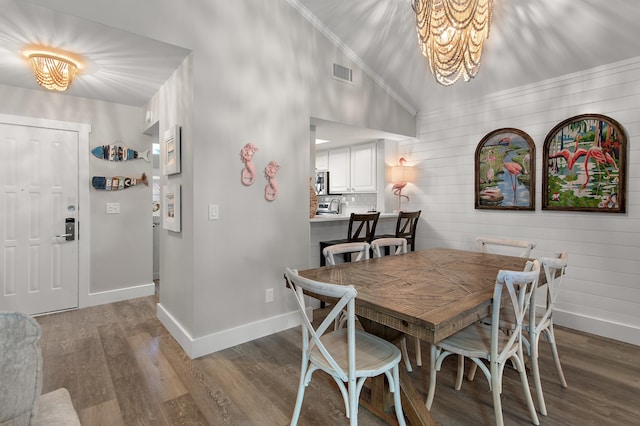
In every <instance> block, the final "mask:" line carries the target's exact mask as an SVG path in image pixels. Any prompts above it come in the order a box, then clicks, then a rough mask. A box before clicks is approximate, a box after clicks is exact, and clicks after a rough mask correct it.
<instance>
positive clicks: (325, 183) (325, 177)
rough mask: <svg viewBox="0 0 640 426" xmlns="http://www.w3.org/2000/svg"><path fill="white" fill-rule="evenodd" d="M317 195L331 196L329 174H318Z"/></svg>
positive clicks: (323, 172)
mask: <svg viewBox="0 0 640 426" xmlns="http://www.w3.org/2000/svg"><path fill="white" fill-rule="evenodd" d="M315 190H316V195H329V172H328V171H322V172H316V181H315Z"/></svg>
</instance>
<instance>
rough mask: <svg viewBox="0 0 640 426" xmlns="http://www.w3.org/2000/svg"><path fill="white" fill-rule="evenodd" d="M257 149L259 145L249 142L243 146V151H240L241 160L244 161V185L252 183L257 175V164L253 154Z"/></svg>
mask: <svg viewBox="0 0 640 426" xmlns="http://www.w3.org/2000/svg"><path fill="white" fill-rule="evenodd" d="M257 150H258V147H257V146H255V145H254V144H252V143H248V144H246V145H245V146H243V147H242V151H240V160H241V161H242V162H243V163H244V168H243V169H242V173H241V178H240V181H241V182H242V184H243V185H246V186H249V185H251V184H252V183H253V181H254V179H255V177H256V166H255V165H254V164H253V154H255V153H256V151H257Z"/></svg>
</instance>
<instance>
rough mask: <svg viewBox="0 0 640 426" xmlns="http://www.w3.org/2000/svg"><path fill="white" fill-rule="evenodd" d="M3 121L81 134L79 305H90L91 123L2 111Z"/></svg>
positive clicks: (80, 306) (79, 170)
mask: <svg viewBox="0 0 640 426" xmlns="http://www.w3.org/2000/svg"><path fill="white" fill-rule="evenodd" d="M0 123H4V124H11V125H17V126H27V127H40V128H45V129H55V130H66V131H71V132H76V133H77V134H78V231H77V232H78V308H83V307H86V306H89V278H90V267H89V260H90V259H91V255H90V252H89V249H90V244H89V242H90V230H91V226H90V217H91V216H90V208H89V184H88V182H89V135H90V134H91V125H90V124H86V123H73V122H68V121H58V120H49V119H45V118H33V117H23V116H19V115H9V114H0Z"/></svg>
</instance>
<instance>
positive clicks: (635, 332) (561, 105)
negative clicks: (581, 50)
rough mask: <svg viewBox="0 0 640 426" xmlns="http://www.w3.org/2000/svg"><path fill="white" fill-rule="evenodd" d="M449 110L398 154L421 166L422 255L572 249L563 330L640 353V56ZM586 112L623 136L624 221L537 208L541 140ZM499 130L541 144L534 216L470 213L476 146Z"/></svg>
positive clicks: (438, 111) (437, 111)
mask: <svg viewBox="0 0 640 426" xmlns="http://www.w3.org/2000/svg"><path fill="white" fill-rule="evenodd" d="M473 83H474V82H471V83H464V82H460V83H458V84H473ZM441 101H443V100H441ZM444 102H445V103H443V104H442V105H436V108H434V110H433V111H428V112H422V113H421V114H420V115H419V116H418V140H417V141H415V142H401V143H400V146H399V155H400V156H402V157H405V158H406V159H407V160H408V161H409V165H412V166H414V168H415V183H414V185H411V186H410V187H409V188H408V190H409V192H410V193H409V195H410V196H411V202H410V203H409V206H408V208H414V207H415V208H420V209H422V211H423V216H424V222H423V223H422V224H421V226H420V227H419V228H418V240H417V244H418V247H419V248H427V247H434V246H445V247H452V248H462V249H475V237H476V236H478V235H494V236H505V237H511V238H519V239H529V240H533V241H535V242H536V243H537V248H536V249H535V250H534V251H533V255H534V256H536V257H541V256H550V255H552V254H553V252H554V251H558V250H564V251H567V252H568V253H569V268H568V270H567V277H566V280H565V282H564V288H563V290H562V292H561V294H560V296H559V302H558V305H557V308H558V316H557V322H558V323H560V324H562V325H565V326H568V327H571V328H575V329H579V330H583V331H588V332H591V333H595V334H600V335H605V336H607V337H612V338H615V339H618V340H622V341H626V342H630V343H634V344H636V345H640V140H639V139H638V137H639V136H640V57H638V58H635V59H633V60H627V61H623V62H617V63H614V64H609V65H607V66H604V67H599V68H596V69H592V70H589V71H584V72H580V73H576V74H572V75H567V76H564V77H562V78H557V79H553V80H548V81H544V82H541V83H537V84H532V85H527V86H524V87H519V88H517V89H513V90H509V91H505V92H500V93H496V94H494V95H492V96H491V97H486V98H483V99H479V100H474V101H469V102H468V103H465V104H457V105H451V104H447V103H446V99H444ZM584 113H598V114H604V115H607V116H609V117H612V118H614V119H615V120H617V121H618V122H619V123H621V124H622V126H623V127H624V128H625V129H626V132H627V137H628V141H629V144H628V145H629V149H628V152H627V154H628V157H627V159H628V162H627V209H626V210H627V212H626V213H625V214H607V213H586V212H582V213H572V212H558V211H542V210H541V196H540V194H541V188H542V174H541V170H542V151H543V144H544V140H545V137H546V135H547V133H548V132H549V131H550V130H551V129H552V128H553V127H554V126H555V125H556V124H558V123H559V122H560V121H562V120H564V119H566V118H569V117H571V116H574V115H578V114H584ZM502 127H516V128H519V129H521V130H523V131H525V132H527V133H528V134H529V135H530V136H531V137H532V138H533V140H534V142H535V144H536V210H535V211H528V212H519V211H494V210H489V211H487V210H475V209H474V154H475V149H476V146H477V144H478V143H479V142H480V140H481V139H482V137H483V136H484V135H485V134H487V133H488V132H490V131H492V130H494V129H498V128H502Z"/></svg>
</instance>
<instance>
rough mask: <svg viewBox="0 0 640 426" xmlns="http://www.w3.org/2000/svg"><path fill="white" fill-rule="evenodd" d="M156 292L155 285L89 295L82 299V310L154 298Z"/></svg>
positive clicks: (142, 285)
mask: <svg viewBox="0 0 640 426" xmlns="http://www.w3.org/2000/svg"><path fill="white" fill-rule="evenodd" d="M155 292H156V286H155V284H154V283H152V282H151V283H149V284H141V285H138V286H135V287H127V288H120V289H117V290H108V291H101V292H99V293H89V294H88V295H86V296H85V297H83V298H81V299H80V306H79V307H80V308H88V307H89V306H97V305H104V304H106V303H113V302H120V301H122V300H129V299H135V298H137V297H144V296H152V295H153V294H155Z"/></svg>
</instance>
